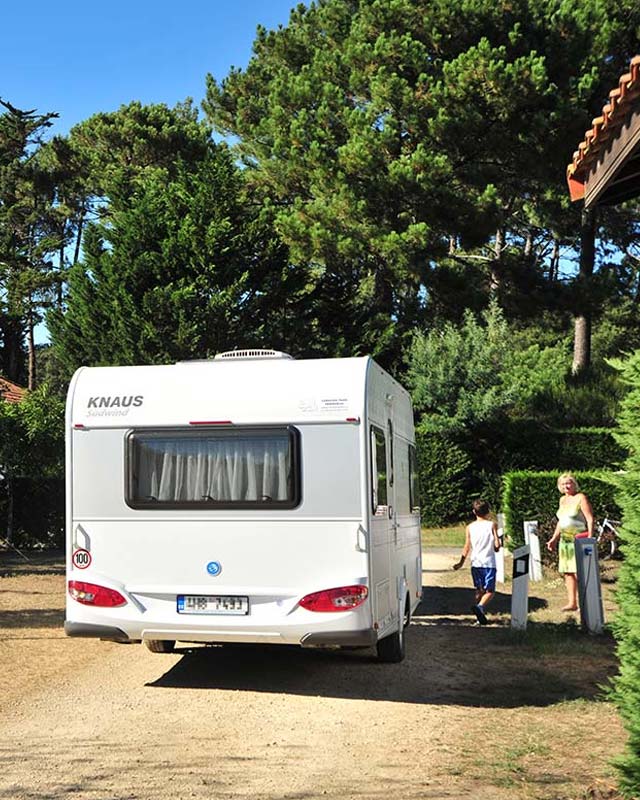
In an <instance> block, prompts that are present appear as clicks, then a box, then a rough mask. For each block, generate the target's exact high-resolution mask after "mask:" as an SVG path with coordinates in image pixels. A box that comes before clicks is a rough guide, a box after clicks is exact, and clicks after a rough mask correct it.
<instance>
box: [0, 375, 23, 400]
mask: <svg viewBox="0 0 640 800" xmlns="http://www.w3.org/2000/svg"><path fill="white" fill-rule="evenodd" d="M26 393H27V390H26V389H24V388H23V387H22V386H18V384H17V383H12V382H11V381H8V380H7V379H6V378H3V377H2V376H1V375H0V398H2V399H3V400H7V402H9V403H19V402H20V401H21V400H22V399H23V397H24V396H25V394H26Z"/></svg>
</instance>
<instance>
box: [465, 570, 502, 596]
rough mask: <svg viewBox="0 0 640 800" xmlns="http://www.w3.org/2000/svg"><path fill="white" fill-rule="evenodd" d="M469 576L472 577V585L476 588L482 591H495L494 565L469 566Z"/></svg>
mask: <svg viewBox="0 0 640 800" xmlns="http://www.w3.org/2000/svg"><path fill="white" fill-rule="evenodd" d="M471 577H472V578H473V585H474V586H475V587H476V589H482V591H484V592H495V590H496V568H495V567H471Z"/></svg>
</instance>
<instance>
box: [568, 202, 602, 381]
mask: <svg viewBox="0 0 640 800" xmlns="http://www.w3.org/2000/svg"><path fill="white" fill-rule="evenodd" d="M595 257H596V211H595V208H588V209H583V211H582V220H581V224H580V271H579V272H578V280H577V282H576V296H577V304H576V315H575V328H574V338H573V364H572V365H571V372H572V374H573V375H580V374H581V373H583V372H584V371H585V370H587V369H588V368H589V366H590V364H591V296H590V295H591V277H592V275H593V267H594V264H595Z"/></svg>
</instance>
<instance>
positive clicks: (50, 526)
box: [0, 478, 64, 550]
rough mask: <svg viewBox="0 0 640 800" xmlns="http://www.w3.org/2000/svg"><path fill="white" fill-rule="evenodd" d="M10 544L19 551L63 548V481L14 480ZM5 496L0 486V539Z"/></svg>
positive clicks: (3, 522)
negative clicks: (11, 538) (11, 542)
mask: <svg viewBox="0 0 640 800" xmlns="http://www.w3.org/2000/svg"><path fill="white" fill-rule="evenodd" d="M13 497H14V518H13V543H14V544H15V545H16V546H17V547H18V548H20V549H21V550H22V549H32V548H34V547H36V548H40V547H44V548H51V547H53V548H56V549H59V548H61V547H62V546H63V544H64V479H62V478H15V479H14V481H13ZM6 513H7V493H6V491H5V485H4V483H0V536H3V537H4V535H5V534H4V530H5V528H6V524H7V518H6Z"/></svg>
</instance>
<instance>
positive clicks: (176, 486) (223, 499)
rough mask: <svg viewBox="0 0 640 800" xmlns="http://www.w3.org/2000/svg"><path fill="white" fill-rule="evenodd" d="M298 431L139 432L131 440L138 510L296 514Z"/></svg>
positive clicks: (131, 500)
mask: <svg viewBox="0 0 640 800" xmlns="http://www.w3.org/2000/svg"><path fill="white" fill-rule="evenodd" d="M299 451H300V443H299V434H298V432H297V431H296V429H295V428H291V427H282V428H237V429H220V430H210V429H208V430H203V429H199V430H180V431H178V430H176V431H167V430H163V431H134V432H132V433H130V434H129V436H128V437H127V491H126V495H127V496H126V500H127V503H128V505H130V506H131V507H132V508H258V507H259V508H279V509H282V508H294V507H295V506H297V505H298V504H299V502H300V474H299V473H300V471H299V463H300V458H299Z"/></svg>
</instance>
